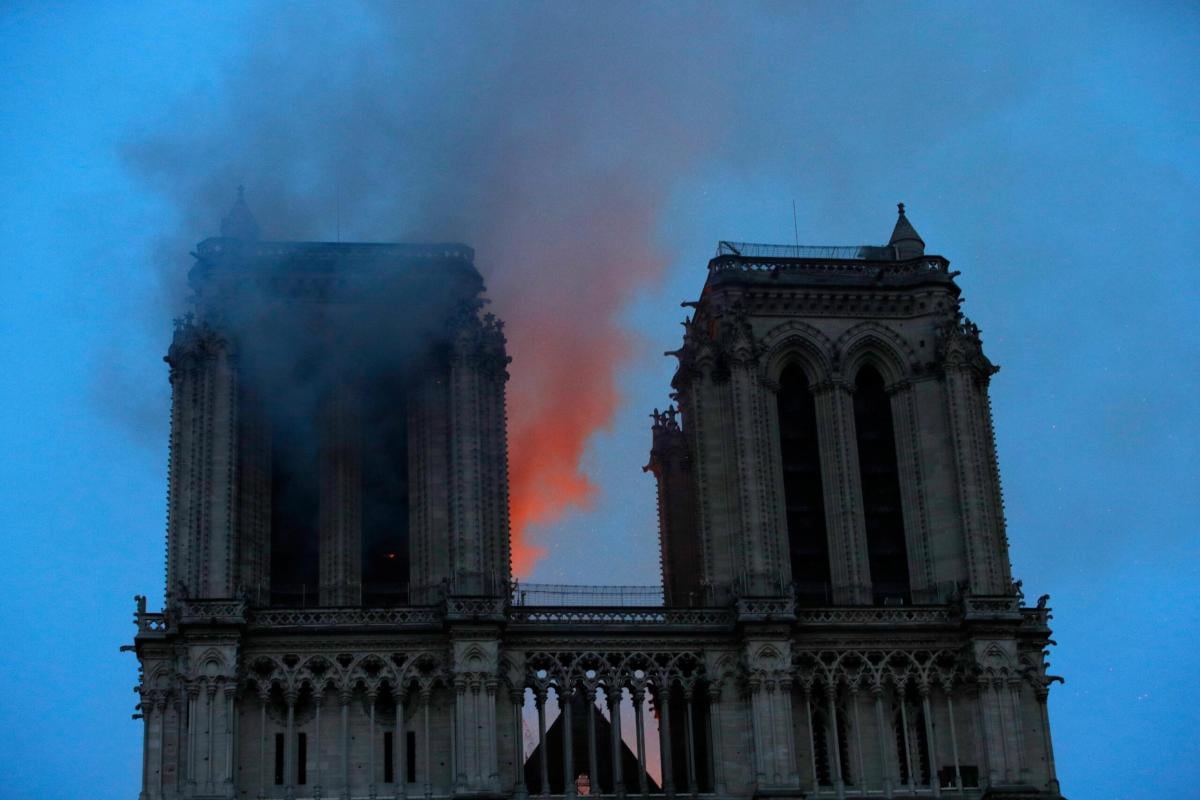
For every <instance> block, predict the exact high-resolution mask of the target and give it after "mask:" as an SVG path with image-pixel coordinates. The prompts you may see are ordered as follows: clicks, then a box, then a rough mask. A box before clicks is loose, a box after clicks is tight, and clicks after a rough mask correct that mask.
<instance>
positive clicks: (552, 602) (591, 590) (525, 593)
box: [512, 581, 663, 606]
mask: <svg viewBox="0 0 1200 800" xmlns="http://www.w3.org/2000/svg"><path fill="white" fill-rule="evenodd" d="M512 604H513V605H514V606H661V605H662V604H663V590H662V587H661V586H573V585H569V584H556V583H522V582H520V581H516V582H514V583H513V589H512Z"/></svg>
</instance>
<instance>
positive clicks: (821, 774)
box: [812, 701, 854, 786]
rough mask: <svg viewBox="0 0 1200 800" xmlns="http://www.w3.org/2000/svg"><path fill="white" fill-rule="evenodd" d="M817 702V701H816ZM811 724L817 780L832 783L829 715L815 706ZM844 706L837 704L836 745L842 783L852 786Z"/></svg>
mask: <svg viewBox="0 0 1200 800" xmlns="http://www.w3.org/2000/svg"><path fill="white" fill-rule="evenodd" d="M817 702H819V701H817ZM812 726H813V750H814V752H813V755H814V757H815V758H814V760H815V761H816V764H817V782H818V783H819V784H820V785H821V786H832V785H833V767H834V761H833V751H832V750H831V749H830V744H831V743H832V737H833V728H832V727H830V725H829V716H828V715H827V714H826V713H825V711H824V709H822V708H815V709H814V710H813V716H812ZM847 727H848V726H847V725H846V708H845V705H844V704H839V706H838V714H837V746H838V759H839V763H840V765H841V773H842V783H844V784H845V785H847V786H853V785H854V782H853V781H852V780H851V777H852V776H851V774H850V739H849V737H848V736H847Z"/></svg>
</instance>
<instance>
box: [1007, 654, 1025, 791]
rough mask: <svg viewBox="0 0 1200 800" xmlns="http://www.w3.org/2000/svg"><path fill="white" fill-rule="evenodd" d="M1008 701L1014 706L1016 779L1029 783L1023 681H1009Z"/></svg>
mask: <svg viewBox="0 0 1200 800" xmlns="http://www.w3.org/2000/svg"><path fill="white" fill-rule="evenodd" d="M1007 688H1008V699H1009V701H1010V703H1011V704H1012V720H1013V725H1012V727H1013V739H1014V748H1013V752H1014V754H1015V759H1014V760H1015V763H1014V764H1013V770H1014V777H1016V778H1017V780H1019V781H1020V782H1021V783H1028V782H1029V759H1028V756H1027V755H1026V751H1025V732H1024V727H1025V726H1024V725H1023V723H1022V720H1021V717H1022V714H1021V679H1020V678H1017V677H1010V678H1009V679H1008V687H1007Z"/></svg>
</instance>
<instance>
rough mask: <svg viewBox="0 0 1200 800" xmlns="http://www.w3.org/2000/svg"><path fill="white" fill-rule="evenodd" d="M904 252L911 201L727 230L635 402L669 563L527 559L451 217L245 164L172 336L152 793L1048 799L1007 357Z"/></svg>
mask: <svg viewBox="0 0 1200 800" xmlns="http://www.w3.org/2000/svg"><path fill="white" fill-rule="evenodd" d="M925 249H926V248H925V243H924V241H923V240H922V239H921V237H920V235H918V233H917V231H916V229H915V228H914V227H913V225H912V224H911V222H910V221H909V219H908V218H907V216H906V215H905V212H904V207H903V205H901V206H900V210H899V218H898V220H897V222H896V224H895V229H894V230H893V232H892V235H891V238H890V240H889V241H888V242H887V244H885V245H877V246H870V245H868V246H848V247H803V246H791V245H764V244H743V243H735V242H720V243H719V245H718V247H717V250H716V253H715V256H714V257H713V258H712V259H711V260H710V261H709V262H708V268H707V275H706V278H705V280H704V283H703V286H702V287H701V288H700V294H699V299H697V300H695V301H694V302H688V303H685V304H684V305H685V306H688V307H689V309H690V311H689V313H690V316H689V318H688V320H687V321H686V322H685V325H684V333H683V341H682V343H681V344H679V346H678V348H677V349H676V350H674V351H673V352H672V353H671V354H670V355H672V356H673V357H674V358H675V359H677V362H678V368H677V370H676V372H675V375H674V378H673V380H672V383H671V387H670V390H671V391H670V396H669V397H670V404H669V405H667V406H666V407H665V409H664V410H657V409H656V410H655V411H654V414H653V425H652V429H651V431H650V437H649V444H650V449H649V457H648V463H647V466H646V467H645V470H646V471H647V472H648V473H651V474H652V476H653V480H654V482H655V483H656V486H657V496H658V513H659V517H658V524H659V531H658V539H659V545H660V552H661V568H662V585H661V589H660V588H659V587H653V589H650V590H640V591H632V590H629V589H628V588H625V589H622V588H617V587H613V588H611V589H605V588H604V587H575V588H572V587H544V586H537V585H529V584H524V583H519V582H516V581H514V579H513V576H512V573H511V569H510V561H511V559H510V550H509V548H510V542H509V519H508V507H509V504H508V452H507V441H506V431H505V385H506V381H507V379H508V369H509V362H510V359H509V357H508V355H507V353H506V349H505V347H506V345H505V336H504V326H503V323H502V321H501V320H499V319H497V318H496V317H495V316H493V315H492V314H489V313H486V312H485V308H486V297H485V287H484V283H483V280H482V278H481V276H480V274H479V272H478V271H477V270H476V268H475V266H474V252H473V251H472V249H471V248H470V247H467V246H465V245H462V244H453V243H433V244H419V243H404V244H365V243H360V244H356V243H341V242H336V243H335V242H282V241H267V240H265V239H263V238H262V237H260V234H259V229H258V225H257V224H256V222H255V220H254V217H253V216H252V214H251V213H250V211H249V209H248V207H247V205H246V203H245V200H244V198H243V197H242V196H241V193H240V192H239V196H238V199H237V202H236V203H235V204H234V207H233V208H232V210H231V211H230V212H229V214H228V215H227V216H226V217H225V218H224V220H223V221H222V225H221V235H220V236H216V237H212V238H208V239H205V240H204V241H202V242H200V243H199V244H198V245H197V247H196V250H195V252H194V253H193V256H194V264H193V266H192V267H191V271H190V273H189V283H190V286H191V291H192V296H191V301H190V310H189V311H188V313H187V314H185V315H184V316H182V317H181V318H179V319H178V320H177V321H176V323H175V331H174V337H173V339H172V342H171V345H170V348H169V351H168V354H167V356H166V359H165V360H166V362H167V365H168V366H169V370H170V383H171V394H172V400H171V424H170V444H169V467H168V488H167V507H168V513H167V525H166V543H165V544H166V592H165V598H164V601H163V606H162V609H161V610H160V611H151V610H148V607H147V601H146V599H145V598H144V597H141V596H139V597H138V598H137V608H136V614H135V621H136V625H137V633H136V636H135V639H134V643H133V645H132V646H131V647H129V648H128V649H131V650H133V651H134V652H135V653H136V656H137V659H138V664H139V683H138V686H137V687H136V691H137V693H138V698H139V701H138V706H137V714H136V715H135V718H136V719H139V720H140V721H141V725H142V735H143V746H142V764H141V776H142V777H141V793H140V795H139V798H141V800H168V799H170V800H175V798H224V799H225V800H239V799H241V798H246V799H247V800H249V799H250V798H284V799H286V800H300V799H305V800H307V798H340V799H341V800H351V799H352V798H353V799H354V800H359V799H360V798H370V799H371V800H375V798H388V800H392V799H393V798H394V799H396V800H400V799H402V798H434V797H436V798H520V799H522V800H524V799H525V798H537V797H551V796H553V797H561V798H576V797H580V796H584V795H604V796H608V797H614V798H623V797H641V796H648V795H661V796H666V797H677V796H687V797H692V798H698V797H706V798H746V799H749V798H781V799H782V798H797V799H798V798H837V799H838V800H841V799H842V798H867V797H881V798H893V797H935V798H936V797H941V796H947V797H954V798H973V799H975V800H1002V799H1004V800H1017V799H1018V798H1046V799H1047V800H1051V799H1053V798H1060V797H1061V795H1060V789H1059V784H1058V780H1057V778H1056V776H1055V769H1054V756H1053V748H1052V745H1051V736H1050V726H1049V718H1048V714H1047V702H1046V701H1047V695H1048V692H1049V688H1050V685H1051V684H1052V683H1053V682H1054V681H1056V680H1059V679H1058V678H1056V677H1054V676H1052V675H1050V674H1049V673H1048V671H1047V670H1048V667H1049V664H1048V663H1047V661H1046V655H1047V653H1046V648H1047V647H1048V646H1049V645H1050V644H1052V642H1051V639H1050V633H1051V632H1050V628H1049V626H1048V623H1049V620H1050V611H1049V609H1048V608H1047V605H1046V600H1047V598H1046V597H1045V596H1043V597H1042V598H1041V599H1039V600H1038V601H1037V603H1036V604H1035V605H1032V606H1029V605H1026V603H1025V598H1024V595H1023V594H1022V592H1021V586H1020V582H1019V581H1014V580H1013V578H1012V575H1011V567H1010V561H1009V553H1008V541H1007V538H1006V535H1005V523H1004V507H1003V498H1002V493H1001V487H1000V476H999V471H998V466H997V461H996V448H995V441H994V437H993V429H992V416H991V409H990V404H989V399H988V385H989V382H990V381H991V379H992V377H993V375H994V374H995V373H996V372H997V370H998V367H996V366H995V365H993V364H992V362H991V361H989V360H988V358H987V357H986V356H985V355H984V353H983V350H982V347H981V341H980V335H979V329H978V328H977V327H976V326H975V325H974V324H972V323H971V322H970V321H968V320H967V319H966V318H965V317H964V316H963V315H962V313H961V311H960V305H961V297H960V289H959V287H958V285H957V284H956V283H955V277H956V276H957V275H958V273H957V272H955V271H952V270H951V269H950V264H949V261H947V259H945V258H943V257H942V256H938V255H928V254H926V252H925ZM698 282H699V281H698ZM518 366H519V365H518ZM666 388H667V387H664V390H665V389H666ZM664 396H665V394H664ZM650 480H651V479H650V477H647V487H646V488H647V491H650V490H651V488H650V485H649V484H650ZM647 535H650V532H649V531H647Z"/></svg>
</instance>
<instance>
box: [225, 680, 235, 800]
mask: <svg viewBox="0 0 1200 800" xmlns="http://www.w3.org/2000/svg"><path fill="white" fill-rule="evenodd" d="M236 723H237V684H236V683H234V682H233V681H229V682H228V683H226V684H225V796H226V797H227V798H232V797H234V796H235V794H236V793H237V786H236V785H235V783H234V775H235V774H236V773H235V771H234V765H233V762H234V758H235V755H236V753H237V749H236V747H235V742H236V740H237V730H236V727H235V726H236Z"/></svg>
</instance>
